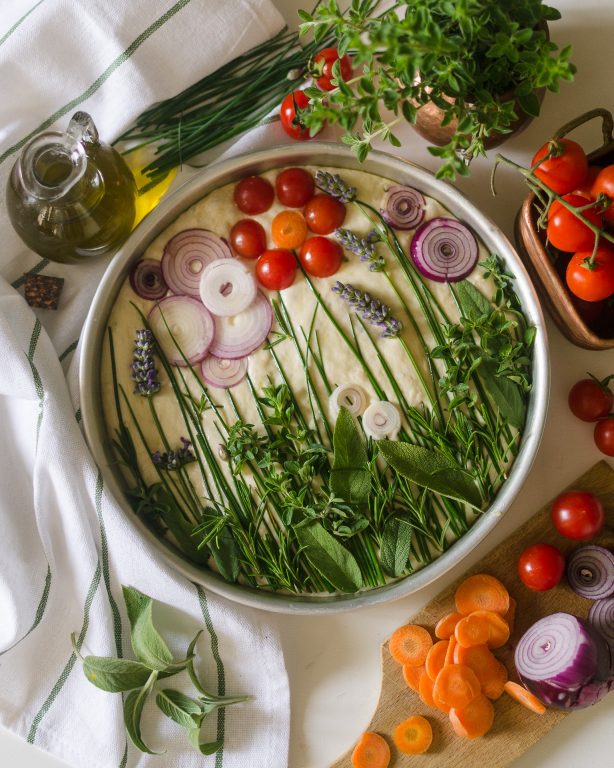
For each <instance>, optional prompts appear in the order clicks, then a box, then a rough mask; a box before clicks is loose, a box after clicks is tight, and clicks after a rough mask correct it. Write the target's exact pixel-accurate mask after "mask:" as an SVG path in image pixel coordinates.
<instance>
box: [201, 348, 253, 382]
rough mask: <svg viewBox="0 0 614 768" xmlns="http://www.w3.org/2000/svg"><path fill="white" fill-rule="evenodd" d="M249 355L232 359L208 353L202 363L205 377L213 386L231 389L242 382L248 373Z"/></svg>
mask: <svg viewBox="0 0 614 768" xmlns="http://www.w3.org/2000/svg"><path fill="white" fill-rule="evenodd" d="M247 360H248V359H247V357H237V358H235V359H234V360H230V359H229V358H227V357H224V358H222V357H216V356H215V355H207V357H206V358H205V359H204V360H203V361H202V363H201V371H202V374H203V379H204V380H205V382H206V383H207V384H209V385H210V386H211V387H220V388H221V389H229V388H230V387H234V386H236V385H237V384H240V383H241V382H242V381H243V379H244V378H245V375H246V374H247Z"/></svg>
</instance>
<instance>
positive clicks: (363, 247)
mask: <svg viewBox="0 0 614 768" xmlns="http://www.w3.org/2000/svg"><path fill="white" fill-rule="evenodd" d="M335 236H336V238H337V240H338V241H339V242H340V243H341V245H342V246H343V247H344V248H345V249H346V250H348V251H350V252H351V253H353V254H355V255H356V256H358V258H359V259H360V260H361V261H366V262H369V269H370V270H371V272H379V271H381V270H382V269H384V267H385V266H386V262H385V261H384V259H383V257H382V256H380V255H379V254H378V253H377V251H376V250H375V245H374V243H376V242H377V240H378V239H379V235H378V234H377V232H369V234H368V235H367V236H366V237H359V236H358V235H357V234H355V233H354V232H351V231H350V230H349V229H337V230H336V231H335Z"/></svg>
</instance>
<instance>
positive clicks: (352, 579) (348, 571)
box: [294, 522, 362, 592]
mask: <svg viewBox="0 0 614 768" xmlns="http://www.w3.org/2000/svg"><path fill="white" fill-rule="evenodd" d="M294 532H295V534H296V538H297V540H298V543H299V546H300V547H301V548H302V550H303V552H304V553H305V555H306V557H307V559H308V560H309V562H310V563H311V564H312V565H313V567H314V568H315V569H316V570H317V571H318V572H319V573H321V574H322V576H324V578H325V579H326V580H327V581H329V582H330V583H331V584H332V586H333V587H335V589H338V590H339V591H340V592H356V591H357V590H359V589H360V588H361V587H362V574H361V572H360V568H359V567H358V563H357V562H356V560H355V559H354V556H353V555H352V554H351V553H350V552H348V551H347V549H345V547H343V546H342V545H341V544H340V543H339V542H338V541H337V539H335V538H334V537H333V536H331V535H330V533H328V531H326V530H325V529H324V528H323V527H322V525H320V523H317V522H310V523H307V524H306V525H300V526H297V527H296V528H295V529H294Z"/></svg>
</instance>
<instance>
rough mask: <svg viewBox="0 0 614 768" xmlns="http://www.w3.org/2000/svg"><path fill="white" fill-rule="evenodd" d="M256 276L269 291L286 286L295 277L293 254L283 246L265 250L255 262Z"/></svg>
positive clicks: (281, 289)
mask: <svg viewBox="0 0 614 768" xmlns="http://www.w3.org/2000/svg"><path fill="white" fill-rule="evenodd" d="M256 277H257V278H258V281H259V283H260V284H261V285H263V286H264V287H265V288H268V289H269V290H271V291H283V289H284V288H288V287H289V286H290V285H292V283H293V282H294V278H295V277H296V259H295V258H294V254H293V253H292V251H287V250H286V249H285V248H272V249H271V250H269V251H265V252H264V253H263V254H262V256H260V258H259V259H258V261H257V262H256Z"/></svg>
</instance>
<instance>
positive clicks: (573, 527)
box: [550, 491, 605, 541]
mask: <svg viewBox="0 0 614 768" xmlns="http://www.w3.org/2000/svg"><path fill="white" fill-rule="evenodd" d="M550 516H551V518H552V522H553V523H554V527H555V528H556V529H557V531H558V532H559V533H560V534H561V536H565V538H567V539H573V540H574V541H585V540H586V539H592V538H593V536H596V535H597V534H598V533H599V531H600V530H601V529H602V527H603V521H604V519H605V517H604V512H603V505H602V504H601V502H600V501H599V499H598V498H597V496H595V494H594V493H589V492H588V491H566V492H565V493H562V494H561V495H560V496H557V498H556V499H555V500H554V503H553V505H552V509H551V510H550Z"/></svg>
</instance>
